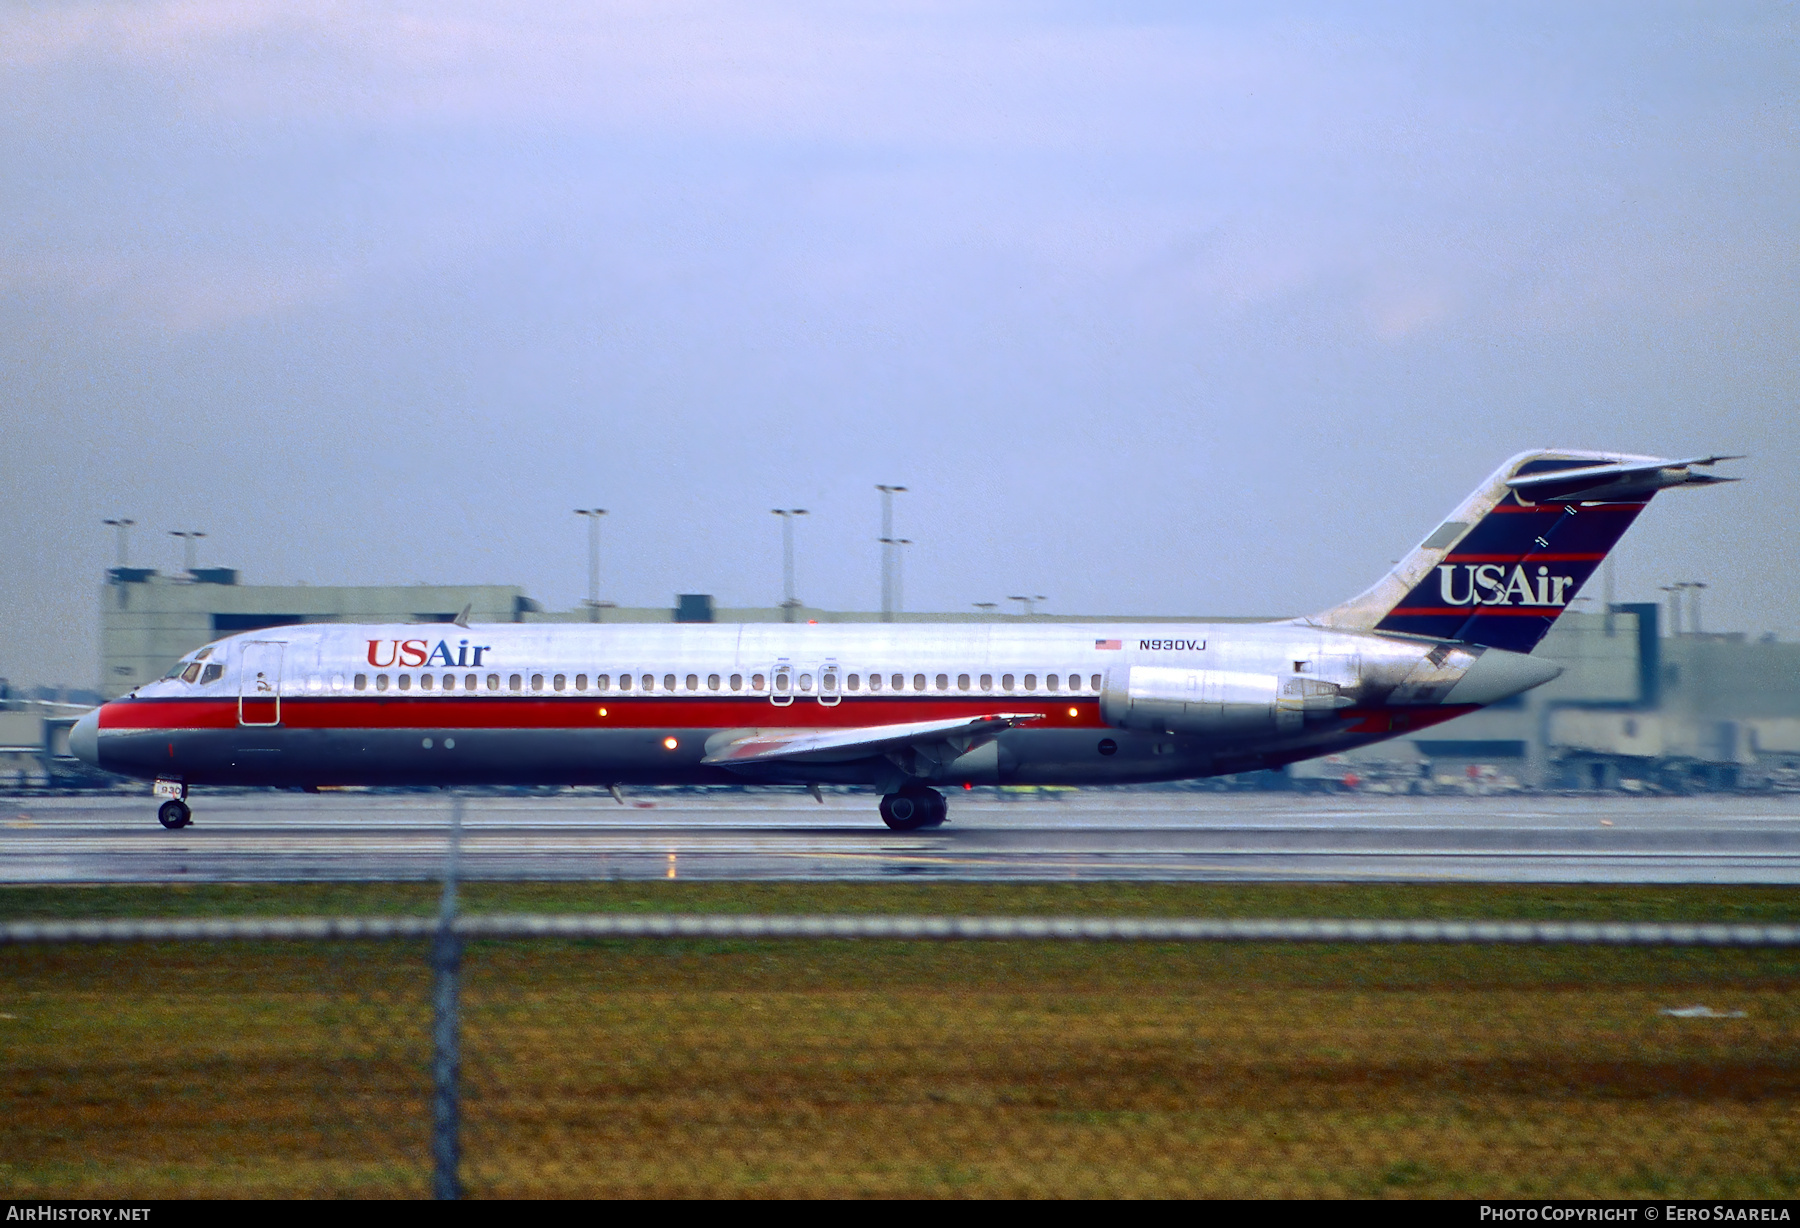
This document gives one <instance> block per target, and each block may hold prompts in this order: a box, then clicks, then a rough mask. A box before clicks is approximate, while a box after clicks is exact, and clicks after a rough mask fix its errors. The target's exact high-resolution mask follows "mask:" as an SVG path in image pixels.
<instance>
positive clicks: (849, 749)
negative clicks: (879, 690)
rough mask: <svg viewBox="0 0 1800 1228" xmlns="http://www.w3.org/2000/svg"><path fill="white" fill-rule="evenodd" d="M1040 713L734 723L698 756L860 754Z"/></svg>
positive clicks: (721, 759)
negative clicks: (826, 724)
mask: <svg viewBox="0 0 1800 1228" xmlns="http://www.w3.org/2000/svg"><path fill="white" fill-rule="evenodd" d="M1043 715H1044V714H1043V713H1041V712H996V713H992V714H990V715H986V716H976V717H966V716H958V717H952V718H950V719H948V720H939V721H912V722H908V723H905V724H897V725H859V726H855V727H853V728H849V729H736V730H730V731H728V732H727V733H724V734H714V735H713V736H712V737H711V738H708V739H707V744H706V756H705V758H703V759H701V760H700V762H702V763H707V764H717V765H719V766H721V767H735V766H738V765H740V764H746V763H767V762H770V761H773V760H777V759H797V758H802V757H806V756H817V757H827V756H829V757H831V758H834V759H844V758H860V757H862V756H864V755H875V754H880V753H881V752H882V751H884V750H891V749H893V748H895V747H900V746H909V745H915V744H918V743H922V742H947V741H951V740H953V739H961V738H971V739H973V738H982V737H988V736H991V735H993V734H996V733H999V732H1001V731H1002V730H1005V729H1011V728H1012V727H1013V726H1015V725H1021V724H1023V723H1025V722H1026V721H1035V720H1041V719H1043Z"/></svg>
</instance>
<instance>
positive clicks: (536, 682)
mask: <svg viewBox="0 0 1800 1228" xmlns="http://www.w3.org/2000/svg"><path fill="white" fill-rule="evenodd" d="M531 689H532V690H534V691H541V690H543V689H544V676H543V675H542V674H533V675H532V676H531Z"/></svg>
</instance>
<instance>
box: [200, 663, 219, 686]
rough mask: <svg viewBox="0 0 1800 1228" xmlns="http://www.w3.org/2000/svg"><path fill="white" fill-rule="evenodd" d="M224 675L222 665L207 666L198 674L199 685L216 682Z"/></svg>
mask: <svg viewBox="0 0 1800 1228" xmlns="http://www.w3.org/2000/svg"><path fill="white" fill-rule="evenodd" d="M224 673H225V667H224V666H223V665H209V666H207V667H206V668H205V669H204V670H202V671H201V673H200V685H201V686H205V685H206V684H207V683H209V682H217V681H218V680H219V678H220V677H221V676H222V675H223V674H224Z"/></svg>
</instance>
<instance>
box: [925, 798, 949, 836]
mask: <svg viewBox="0 0 1800 1228" xmlns="http://www.w3.org/2000/svg"><path fill="white" fill-rule="evenodd" d="M925 800H926V801H927V802H928V803H929V804H930V806H929V808H930V814H929V815H928V816H927V817H926V819H925V822H924V823H923V824H921V826H923V827H942V826H943V825H944V821H945V820H946V819H948V818H949V817H950V799H949V798H947V797H945V796H944V795H943V794H942V793H939V792H938V791H937V790H935V789H933V790H932V791H930V792H929V793H927V794H926V795H925Z"/></svg>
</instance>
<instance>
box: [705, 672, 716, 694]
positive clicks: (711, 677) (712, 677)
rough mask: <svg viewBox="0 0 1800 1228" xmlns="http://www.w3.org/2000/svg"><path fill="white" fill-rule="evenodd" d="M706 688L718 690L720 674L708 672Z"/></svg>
mask: <svg viewBox="0 0 1800 1228" xmlns="http://www.w3.org/2000/svg"><path fill="white" fill-rule="evenodd" d="M706 689H707V690H709V691H716V690H718V689H719V676H718V675H717V674H708V675H707V676H706Z"/></svg>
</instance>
